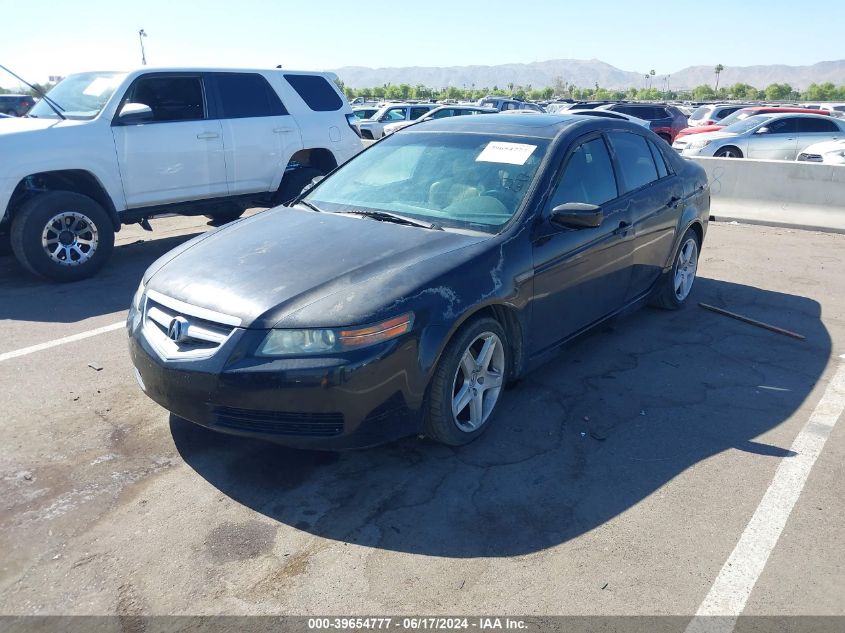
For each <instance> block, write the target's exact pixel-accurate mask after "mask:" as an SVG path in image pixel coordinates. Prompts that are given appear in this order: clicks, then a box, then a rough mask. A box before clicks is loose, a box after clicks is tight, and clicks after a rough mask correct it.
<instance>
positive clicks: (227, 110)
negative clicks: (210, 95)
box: [208, 73, 288, 119]
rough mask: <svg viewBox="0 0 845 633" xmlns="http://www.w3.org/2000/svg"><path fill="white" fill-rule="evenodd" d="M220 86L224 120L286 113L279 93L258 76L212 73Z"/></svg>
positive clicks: (210, 76) (220, 110)
mask: <svg viewBox="0 0 845 633" xmlns="http://www.w3.org/2000/svg"><path fill="white" fill-rule="evenodd" d="M208 77H209V79H210V81H212V82H214V84H215V85H216V86H217V99H218V107H219V112H218V115H219V116H220V118H223V119H244V118H249V117H265V116H280V115H283V114H287V113H288V112H287V110H286V109H285V106H284V105H283V104H282V102H281V100H280V99H279V96H278V95H277V94H276V91H275V90H273V88H271V87H270V84H269V83H267V80H266V79H265V78H264V77H263V76H262V75H259V74H257V73H213V74H211V75H208Z"/></svg>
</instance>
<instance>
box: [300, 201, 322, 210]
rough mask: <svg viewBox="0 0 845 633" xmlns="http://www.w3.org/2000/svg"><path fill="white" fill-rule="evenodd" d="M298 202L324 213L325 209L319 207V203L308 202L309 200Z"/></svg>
mask: <svg viewBox="0 0 845 633" xmlns="http://www.w3.org/2000/svg"><path fill="white" fill-rule="evenodd" d="M296 204H301V205H302V206H303V207H308V208H309V209H311V210H312V211H316V212H317V213H322V212H323V210H322V209H321V208H319V207H318V206H317V205H315V204H312V203H310V202H308V200H297V201H296Z"/></svg>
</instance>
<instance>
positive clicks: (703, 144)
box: [687, 141, 713, 149]
mask: <svg viewBox="0 0 845 633" xmlns="http://www.w3.org/2000/svg"><path fill="white" fill-rule="evenodd" d="M712 142H713V141H692V142H691V143H690V144H689V145H687V149H701V148H702V147H707V146H708V145H710V143H712Z"/></svg>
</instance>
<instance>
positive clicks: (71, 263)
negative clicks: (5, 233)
mask: <svg viewBox="0 0 845 633" xmlns="http://www.w3.org/2000/svg"><path fill="white" fill-rule="evenodd" d="M11 241H12V251H14V253H15V257H17V259H18V261H19V262H20V263H21V264H22V265H23V266H24V268H26V269H27V270H29V271H30V272H31V273H34V274H36V275H40V276H42V277H47V278H48V279H53V280H54V281H61V282H66V281H77V280H79V279H85V278H86V277H90V276H92V275H94V274H95V273H96V272H97V271H98V270H100V268H102V267H103V264H105V263H106V261H107V260H108V258H109V257H110V256H111V252H112V250H113V249H114V225H113V224H112V220H111V218H110V217H109V215H108V213H106V210H105V209H103V207H102V206H100V204H99V203H97V202H96V201H95V200H93V199H91V198H89V197H88V196H83V195H82V194H78V193H74V192H71V191H48V192H46V193H42V194H39V195H37V196H36V197H34V198H32V199H31V200H29V201H28V202H26V203H24V205H23V206H22V207H21V208H20V209H19V210H18V212H17V213H16V214H15V216H14V217H13V218H12V232H11Z"/></svg>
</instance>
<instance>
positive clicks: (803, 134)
mask: <svg viewBox="0 0 845 633" xmlns="http://www.w3.org/2000/svg"><path fill="white" fill-rule="evenodd" d="M796 122H797V128H798V143H797V146H796V153H795V156H792V158H790V160H792V159H794V158H796V157H797V156H798V154H799V153H800V152H802V151H804V149H805V148H807V147H809V146H810V145H812V144H813V143H823V142H825V141H836V140H838V139H840V138H845V134H844V133H843V132H842V130H841V129H840V128H839V126H838V125H837V124H836V122H835V121H833V120H832V119H830V120H829V119H828V118H824V119H822V118H818V119H815V118H810V117H802V118H800V119H797V121H796Z"/></svg>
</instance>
